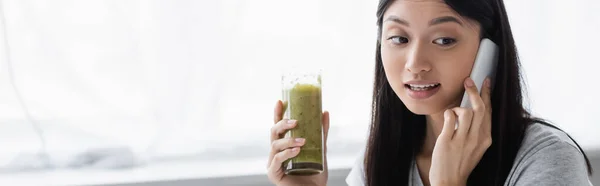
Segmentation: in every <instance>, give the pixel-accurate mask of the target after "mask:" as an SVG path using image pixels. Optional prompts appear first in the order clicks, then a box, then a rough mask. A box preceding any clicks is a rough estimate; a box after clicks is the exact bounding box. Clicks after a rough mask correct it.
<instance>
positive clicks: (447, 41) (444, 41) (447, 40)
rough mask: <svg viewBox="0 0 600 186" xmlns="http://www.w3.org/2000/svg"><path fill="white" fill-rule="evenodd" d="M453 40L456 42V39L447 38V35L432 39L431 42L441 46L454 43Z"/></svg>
mask: <svg viewBox="0 0 600 186" xmlns="http://www.w3.org/2000/svg"><path fill="white" fill-rule="evenodd" d="M455 42H456V39H454V38H449V37H442V38H439V39H436V40H433V43H435V44H438V45H442V46H448V45H451V44H454V43H455Z"/></svg>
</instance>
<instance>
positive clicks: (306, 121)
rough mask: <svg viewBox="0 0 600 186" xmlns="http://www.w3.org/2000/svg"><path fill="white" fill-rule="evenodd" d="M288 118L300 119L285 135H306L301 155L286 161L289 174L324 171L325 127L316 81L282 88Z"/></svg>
mask: <svg viewBox="0 0 600 186" xmlns="http://www.w3.org/2000/svg"><path fill="white" fill-rule="evenodd" d="M283 101H284V109H285V116H286V118H289V119H293V120H297V125H296V127H295V128H294V129H291V130H290V131H288V133H287V134H286V136H288V137H291V138H305V139H306V142H305V144H304V146H302V147H301V148H300V149H301V150H300V153H299V154H298V156H296V157H294V158H292V159H290V160H288V161H286V162H285V163H284V166H285V171H286V173H287V174H295V175H307V174H308V175H310V174H318V173H320V172H322V171H323V132H322V131H323V130H322V124H321V118H322V110H321V87H320V86H319V85H313V84H295V85H294V86H293V88H291V89H285V90H283Z"/></svg>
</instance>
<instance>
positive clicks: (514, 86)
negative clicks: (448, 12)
mask: <svg viewBox="0 0 600 186" xmlns="http://www.w3.org/2000/svg"><path fill="white" fill-rule="evenodd" d="M393 1H394V0H380V1H379V6H378V9H377V25H378V27H379V30H378V36H381V26H382V19H383V14H384V12H385V11H386V10H387V8H388V7H389V6H390V4H392V2H393ZM445 3H446V4H448V6H450V7H451V8H452V9H454V10H455V11H456V12H457V13H458V14H460V15H461V16H463V17H468V18H470V19H473V20H475V21H477V22H479V24H480V25H481V28H482V29H481V31H482V32H481V33H482V37H486V38H489V39H491V40H492V41H494V42H495V43H496V44H497V45H498V46H499V47H500V57H499V59H498V66H497V68H496V69H497V70H496V72H497V74H496V79H495V83H494V87H493V91H492V110H493V112H492V141H493V143H492V145H491V146H490V147H489V148H488V150H487V151H486V153H485V154H484V156H483V157H482V159H481V160H480V161H479V164H478V165H477V166H476V167H475V169H474V170H473V171H472V172H471V174H470V176H469V179H468V185H502V184H504V181H505V180H506V178H507V176H508V174H509V172H510V170H511V168H512V165H513V162H514V160H515V156H516V154H517V151H518V150H519V148H520V147H521V142H522V141H523V137H524V135H525V130H526V128H527V126H529V125H531V124H533V123H541V124H544V125H547V126H550V127H553V128H556V127H554V126H553V125H551V124H549V123H548V122H545V121H544V120H542V119H539V118H534V117H532V116H531V115H530V113H529V112H528V111H527V110H526V109H525V108H524V107H523V102H522V99H523V98H522V97H523V96H522V95H521V91H522V88H521V75H520V72H519V58H518V55H517V49H516V46H515V42H514V39H513V35H512V32H511V28H510V25H509V21H508V16H507V15H506V10H505V8H504V3H503V1H502V0H445ZM379 40H380V37H379V38H378V40H377V47H376V59H375V81H374V86H373V87H374V88H373V103H372V109H373V110H372V118H371V126H370V130H371V131H370V136H369V141H368V145H367V150H366V152H365V162H364V163H365V164H364V165H365V174H366V175H365V176H366V182H367V185H371V186H379V185H407V184H408V180H409V171H410V170H411V166H412V163H413V160H414V158H415V156H416V155H417V153H418V152H420V151H421V148H422V146H423V143H424V137H425V128H426V124H425V116H423V115H416V114H414V113H412V112H411V111H409V110H408V109H407V108H406V106H405V105H404V104H403V103H402V101H401V100H400V99H399V98H398V96H396V94H395V93H394V91H393V90H392V88H391V87H390V85H389V83H388V81H387V78H386V74H385V72H384V69H383V65H382V61H381V50H380V48H381V43H380V41H379ZM569 137H570V136H569ZM575 144H576V145H577V146H578V147H579V144H577V143H576V142H575ZM579 149H580V150H581V152H583V150H582V149H581V147H579ZM583 155H584V158H585V160H586V163H587V167H588V171H589V174H592V169H591V165H590V162H589V160H588V158H587V156H586V155H585V153H583Z"/></svg>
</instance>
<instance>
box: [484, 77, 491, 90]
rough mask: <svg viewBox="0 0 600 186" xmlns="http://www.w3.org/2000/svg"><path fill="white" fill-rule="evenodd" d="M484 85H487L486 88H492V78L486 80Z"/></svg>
mask: <svg viewBox="0 0 600 186" xmlns="http://www.w3.org/2000/svg"><path fill="white" fill-rule="evenodd" d="M483 84H485V87H487V88H490V86H491V83H490V78H486V79H485V82H483Z"/></svg>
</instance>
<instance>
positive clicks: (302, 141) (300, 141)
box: [295, 138, 305, 143]
mask: <svg viewBox="0 0 600 186" xmlns="http://www.w3.org/2000/svg"><path fill="white" fill-rule="evenodd" d="M304 140H305V139H304V138H296V140H295V141H296V142H297V143H304Z"/></svg>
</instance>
